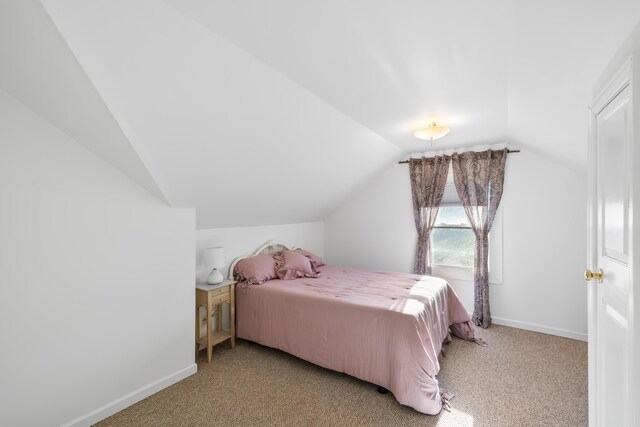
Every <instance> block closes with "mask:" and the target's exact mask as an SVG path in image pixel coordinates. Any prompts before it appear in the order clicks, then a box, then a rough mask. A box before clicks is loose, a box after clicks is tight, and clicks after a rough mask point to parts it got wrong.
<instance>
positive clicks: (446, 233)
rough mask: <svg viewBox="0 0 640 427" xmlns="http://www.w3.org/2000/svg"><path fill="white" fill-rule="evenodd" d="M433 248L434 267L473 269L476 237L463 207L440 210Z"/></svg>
mask: <svg viewBox="0 0 640 427" xmlns="http://www.w3.org/2000/svg"><path fill="white" fill-rule="evenodd" d="M431 248H432V249H431V257H432V258H431V259H432V262H431V263H432V265H446V266H449V267H463V268H473V254H474V250H475V236H474V235H473V230H471V226H470V225H469V220H468V218H467V214H466V213H465V212H464V208H463V207H462V205H457V206H456V205H449V206H441V207H440V209H438V216H437V217H436V223H435V225H434V228H433V231H432V232H431Z"/></svg>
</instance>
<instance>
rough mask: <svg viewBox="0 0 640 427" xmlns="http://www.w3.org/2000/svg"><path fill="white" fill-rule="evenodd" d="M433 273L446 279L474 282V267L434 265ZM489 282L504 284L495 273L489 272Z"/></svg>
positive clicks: (491, 283)
mask: <svg viewBox="0 0 640 427" xmlns="http://www.w3.org/2000/svg"><path fill="white" fill-rule="evenodd" d="M431 275H432V276H436V277H442V278H443V279H445V280H456V281H462V282H470V283H473V268H466V267H452V266H448V265H434V266H432V267H431ZM489 284H490V285H502V281H501V280H500V281H498V280H496V278H494V277H493V275H492V274H491V273H489Z"/></svg>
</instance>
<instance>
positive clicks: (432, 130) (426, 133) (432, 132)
mask: <svg viewBox="0 0 640 427" xmlns="http://www.w3.org/2000/svg"><path fill="white" fill-rule="evenodd" d="M448 133H449V128H448V127H446V126H438V125H437V124H436V122H431V123H429V125H428V126H427V127H425V128H421V129H418V130H417V131H416V132H415V133H414V134H413V135H414V136H415V137H416V138H418V139H423V140H425V141H433V140H434V139H438V138H442V137H443V136H445V135H446V134H448Z"/></svg>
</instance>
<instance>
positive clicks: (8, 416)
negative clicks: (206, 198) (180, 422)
mask: <svg viewBox="0 0 640 427" xmlns="http://www.w3.org/2000/svg"><path fill="white" fill-rule="evenodd" d="M194 233H195V214H194V211H193V210H192V209H172V208H169V207H167V206H166V205H164V204H163V203H161V202H160V201H159V200H158V199H157V198H156V197H154V196H152V195H151V194H150V193H149V192H147V191H146V190H144V189H143V188H142V187H140V186H138V185H137V184H134V183H133V181H131V180H130V179H129V178H127V177H125V176H124V175H123V174H122V173H121V172H119V171H117V170H116V169H114V168H113V167H112V166H109V165H108V164H106V163H105V162H104V161H102V160H100V159H99V158H97V157H96V156H95V155H94V154H92V153H90V152H89V151H87V149H86V148H84V147H83V146H81V145H79V144H78V143H76V142H75V141H74V140H72V139H71V138H69V137H68V136H67V135H65V134H63V133H62V132H60V131H59V130H58V129H56V128H55V127H53V126H52V125H50V124H49V123H47V122H45V121H44V120H42V119H41V118H39V117H38V116H37V115H35V114H34V113H32V112H31V111H30V110H28V109H26V108H25V107H24V106H22V104H19V103H18V102H17V101H16V100H14V99H13V98H11V97H9V96H8V95H7V94H6V93H4V92H2V91H0V236H1V238H0V284H1V285H0V343H2V344H0V345H1V346H2V348H1V351H0V378H1V380H0V402H2V404H1V407H2V409H1V410H0V425H6V426H18V425H19V426H42V425H62V424H67V423H71V424H79V425H89V424H91V423H93V422H96V421H97V420H99V419H101V418H103V417H105V416H107V415H109V414H111V413H113V412H116V411H117V410H120V409H122V408H123V407H124V406H127V405H128V404H131V403H132V402H134V401H136V400H139V399H142V398H144V397H146V396H147V395H148V394H150V393H151V392H155V391H157V390H158V389H160V388H163V387H165V386H166V385H168V384H170V383H173V382H175V381H178V380H180V379H181V378H184V377H185V376H187V375H190V374H192V373H193V372H195V369H196V367H195V365H194V353H193V342H194V332H193V302H194V287H193V274H194V262H195V259H194V253H193V245H194Z"/></svg>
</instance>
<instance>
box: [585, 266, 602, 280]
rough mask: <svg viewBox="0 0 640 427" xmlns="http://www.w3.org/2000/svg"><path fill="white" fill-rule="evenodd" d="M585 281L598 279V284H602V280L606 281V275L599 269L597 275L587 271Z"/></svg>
mask: <svg viewBox="0 0 640 427" xmlns="http://www.w3.org/2000/svg"><path fill="white" fill-rule="evenodd" d="M584 279H585V280H586V281H587V282H588V281H590V280H591V279H596V280H597V281H598V283H602V279H604V274H603V273H602V270H600V269H598V271H596V272H595V273H594V272H592V271H591V270H588V269H587V270H585V271H584Z"/></svg>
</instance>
